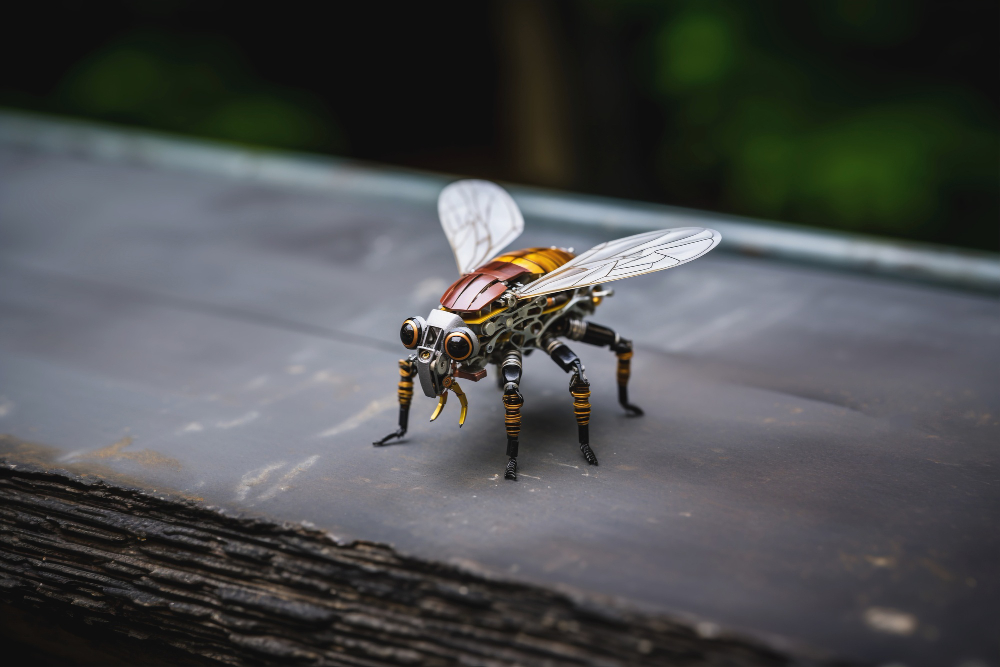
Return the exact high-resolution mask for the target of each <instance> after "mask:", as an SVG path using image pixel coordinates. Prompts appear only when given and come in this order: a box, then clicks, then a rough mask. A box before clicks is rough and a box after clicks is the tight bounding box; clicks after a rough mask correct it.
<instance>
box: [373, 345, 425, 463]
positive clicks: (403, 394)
mask: <svg viewBox="0 0 1000 667" xmlns="http://www.w3.org/2000/svg"><path fill="white" fill-rule="evenodd" d="M416 359H417V358H416V357H415V356H413V355H410V356H409V357H407V358H406V359H400V360H399V385H398V386H397V390H396V395H397V397H398V398H399V428H398V429H396V430H395V431H394V432H392V433H390V434H389V435H387V436H385V437H384V438H382V439H381V440H377V441H375V442H373V443H372V445H374V446H375V447H382V446H384V445H386V444H388V442H389V441H390V440H392V439H393V438H402V437H403V436H404V435H406V427H407V424H408V423H409V420H410V403H411V402H412V401H413V376H414V375H416V374H417V366H416V363H415V361H416Z"/></svg>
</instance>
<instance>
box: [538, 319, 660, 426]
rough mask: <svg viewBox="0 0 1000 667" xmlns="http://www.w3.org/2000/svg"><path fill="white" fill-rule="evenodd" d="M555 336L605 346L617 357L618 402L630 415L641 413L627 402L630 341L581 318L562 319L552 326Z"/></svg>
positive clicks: (630, 362) (629, 372)
mask: <svg viewBox="0 0 1000 667" xmlns="http://www.w3.org/2000/svg"><path fill="white" fill-rule="evenodd" d="M554 333H555V334H556V335H557V336H568V337H569V338H571V339H573V340H578V341H580V342H583V343H587V344H588V345H597V346H598V347H607V348H609V349H610V350H611V351H612V352H614V353H615V356H617V357H618V402H619V403H621V406H622V407H623V408H625V411H626V412H628V413H629V414H631V415H636V416H638V415H641V414H642V408H640V407H639V406H638V405H632V404H631V403H629V402H628V379H629V376H630V375H631V374H632V341H630V340H626V339H624V338H622V337H621V336H619V335H618V334H617V333H615V331H614V330H612V329H609V328H608V327H606V326H603V325H601V324H595V323H593V322H584V321H582V320H563V321H562V322H559V323H558V325H557V326H556V327H554Z"/></svg>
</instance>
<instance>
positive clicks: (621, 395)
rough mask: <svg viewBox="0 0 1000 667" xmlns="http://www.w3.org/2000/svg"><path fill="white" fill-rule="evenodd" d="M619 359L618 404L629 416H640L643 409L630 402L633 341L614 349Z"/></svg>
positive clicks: (624, 341) (626, 341) (623, 342)
mask: <svg viewBox="0 0 1000 667" xmlns="http://www.w3.org/2000/svg"><path fill="white" fill-rule="evenodd" d="M612 349H614V351H615V355H616V356H617V357H618V402H619V403H620V404H621V406H622V407H623V408H625V411H626V412H628V413H629V414H632V415H635V416H637V417H638V416H640V415H642V414H643V412H642V408H640V407H639V406H638V405H633V404H631V403H629V402H628V379H629V376H630V375H631V374H632V341H629V340H622V341H620V342H619V344H618V346H616V347H615V348H612Z"/></svg>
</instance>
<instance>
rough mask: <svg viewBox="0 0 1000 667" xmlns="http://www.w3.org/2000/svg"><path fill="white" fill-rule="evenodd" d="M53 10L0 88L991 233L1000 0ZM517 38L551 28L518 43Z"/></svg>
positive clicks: (987, 238)
mask: <svg viewBox="0 0 1000 667" xmlns="http://www.w3.org/2000/svg"><path fill="white" fill-rule="evenodd" d="M56 7H57V8H56V9H52V8H50V7H47V6H44V5H37V4H35V3H24V4H23V5H22V6H20V9H19V10H18V11H20V12H22V13H23V14H24V16H23V17H22V18H21V19H20V20H19V21H18V22H17V23H18V24H19V25H44V26H46V27H47V30H49V34H48V39H47V41H45V40H35V41H31V43H30V44H29V45H28V46H19V45H17V44H16V43H15V42H13V41H8V42H7V43H3V42H0V57H3V58H4V60H5V61H6V62H8V63H16V67H12V68H9V72H8V75H7V76H5V77H4V78H3V79H0V104H4V105H8V106H15V107H23V108H32V109H38V110H41V111H49V112H55V113H61V114H72V115H82V116H87V117H91V118H96V119H100V120H106V121H111V122H117V123H124V124H129V125H137V126H144V127H151V128H156V129H162V130H167V131H175V132H178V133H184V134H193V135H200V136H207V137H213V138H218V139H224V140H229V141H234V142H240V143H245V144H251V145H263V146H274V147H278V148H287V149H297V150H307V151H317V152H327V153H336V154H341V155H348V156H351V157H355V158H361V159H365V160H375V161H382V162H388V163H396V164H404V165H407V166H411V167H418V168H426V169H434V170H440V171H448V172H452V173H464V174H469V175H474V176H480V177H485V178H496V179H503V180H510V181H524V182H533V181H532V179H535V181H534V182H536V183H537V184H540V185H553V184H554V185H557V186H559V187H567V188H570V189H575V190H580V191H585V192H592V193H596V194H603V195H610V196H622V197H630V198H638V199H646V200H651V201H660V202H664V203H669V204H675V205H680V206H689V207H694V208H702V209H707V210H714V211H720V212H726V213H734V214H738V215H746V216H755V217H761V218H769V219H775V220H783V221H787V222H795V223H801V224H808V225H819V226H826V227H833V228H840V229H847V230H856V231H863V232H867V233H875V234H885V235H890V236H896V237H902V238H911V239H917V240H925V241H936V242H941V243H949V244H954V245H963V246H967V247H976V248H983V249H993V250H996V249H997V244H998V240H1000V239H998V236H1000V235H998V231H1000V230H998V224H997V222H998V220H1000V183H998V180H1000V179H998V168H997V167H998V162H1000V160H998V157H1000V82H998V80H997V77H996V63H997V61H998V59H1000V47H998V41H1000V40H997V24H998V20H1000V4H997V3H987V2H975V1H974V0H955V1H954V2H951V3H936V2H935V1H934V0H759V1H754V2H748V1H745V0H672V1H671V2H662V1H660V0H586V1H583V0H532V3H531V4H530V7H529V8H530V9H531V11H525V4H524V3H511V2H507V1H506V0H493V2H492V3H491V4H481V3H462V2H458V1H457V0H454V1H451V2H449V1H448V0H442V2H440V3H434V4H432V5H413V4H402V3H401V4H398V5H392V4H390V5H384V6H383V5H375V4H370V3H368V4H366V3H355V4H346V3H345V4H342V5H339V6H337V7H335V8H333V12H334V14H333V17H332V18H330V19H324V20H320V18H319V16H318V15H311V14H309V13H308V12H307V11H305V10H304V9H302V8H285V7H274V8H270V9H268V10H267V11H250V10H247V11H234V10H233V8H232V6H231V5H229V4H228V3H218V2H212V1H210V0H202V1H199V2H195V1H194V0H149V1H144V0H120V1H119V2H116V3H108V4H102V3H96V4H93V5H91V4H85V3H69V2H62V3H57V5H56ZM512 7H513V8H515V9H516V8H518V7H520V8H521V11H519V12H514V13H515V14H516V16H514V15H513V14H512V15H511V16H506V14H505V12H510V11H512V10H511V8H512ZM536 10H537V11H536ZM53 14H58V17H59V20H56V21H54V20H53V17H52V15H53ZM505 16H506V18H507V19H508V20H503V19H504V17H505ZM512 18H516V19H517V20H516V21H514V20H510V19H512ZM504 26H506V27H504ZM511 26H514V27H511ZM519 31H520V32H519ZM530 36H534V39H537V40H538V41H539V42H540V43H541V44H543V45H544V47H545V48H541V47H538V45H537V44H535V47H537V48H534V47H533V50H531V49H529V50H527V51H526V50H524V49H521V50H520V51H519V50H518V49H515V48H512V45H517V44H521V45H522V46H523V45H524V44H526V43H528V42H530V41H531V40H529V39H527V37H530ZM26 43H27V42H26ZM549 47H551V48H549ZM4 48H6V49H7V51H4V50H3V49H4ZM512 54H513V55H512ZM516 54H521V55H516ZM525 54H527V55H525ZM518 58H521V59H522V61H524V62H526V63H528V66H526V67H523V66H522V67H518V66H517V59H518ZM543 60H544V61H545V62H541V61H543ZM542 74H544V75H545V76H547V77H549V78H545V76H541V75H542ZM517 77H521V79H519V80H515V79H517ZM532 77H534V78H536V79H537V81H536V80H532V81H528V79H532ZM539 77H541V78H539ZM529 84H530V85H529ZM525 91H528V92H525ZM543 121H544V122H543ZM546 123H548V124H546ZM554 127H555V128H557V129H558V130H560V131H564V130H565V134H566V137H562V136H560V137H559V138H560V141H553V142H551V144H552V145H551V146H545V147H542V148H544V150H542V148H539V150H538V151H537V152H538V154H539V155H541V154H544V158H545V160H546V161H547V162H546V164H547V165H549V163H551V165H549V166H552V165H555V167H553V169H552V170H550V171H553V172H554V173H555V172H557V173H558V174H559V175H560V179H559V180H550V181H548V182H546V181H544V179H543V178H542V177H539V176H537V174H538V173H540V172H539V170H537V169H535V170H534V171H533V170H531V169H529V168H527V167H526V166H525V165H526V164H528V165H529V166H530V164H529V161H530V160H528V158H531V151H530V150H526V149H524V148H523V146H524V145H525V144H526V141H525V137H533V138H534V139H533V140H531V142H530V143H531V144H532V145H539V146H540V144H541V142H539V141H538V138H539V137H542V138H545V137H546V136H552V132H553V128H554ZM546 133H547V134H546ZM562 139H565V141H563V140H562ZM512 146H513V147H515V148H516V149H517V150H512V149H511V147H512ZM518 151H520V153H518ZM526 155H527V156H528V158H525V156H526ZM519 156H520V157H519ZM519 159H520V160H522V161H521V162H518V160H519ZM526 160H527V161H526ZM556 167H557V168H556ZM533 174H534V175H533Z"/></svg>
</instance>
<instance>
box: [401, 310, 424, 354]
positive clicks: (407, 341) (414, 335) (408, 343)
mask: <svg viewBox="0 0 1000 667" xmlns="http://www.w3.org/2000/svg"><path fill="white" fill-rule="evenodd" d="M421 328H422V327H421V326H420V322H419V321H417V320H416V319H414V318H412V317H411V318H410V319H408V320H406V321H405V322H403V326H402V327H400V329H399V340H401V341H402V342H403V347H405V348H407V349H410V350H412V349H413V348H415V347H416V346H417V343H419V342H420V330H421Z"/></svg>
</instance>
